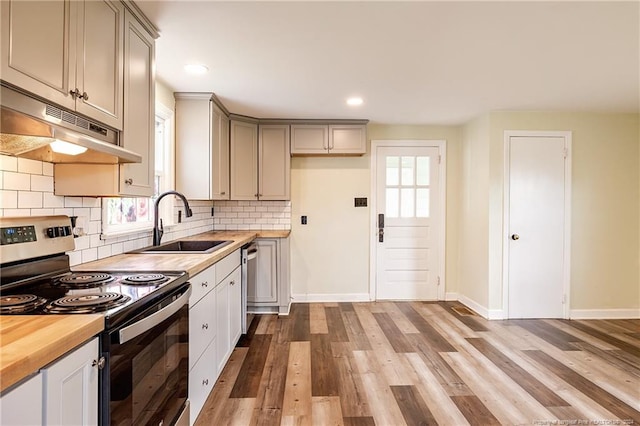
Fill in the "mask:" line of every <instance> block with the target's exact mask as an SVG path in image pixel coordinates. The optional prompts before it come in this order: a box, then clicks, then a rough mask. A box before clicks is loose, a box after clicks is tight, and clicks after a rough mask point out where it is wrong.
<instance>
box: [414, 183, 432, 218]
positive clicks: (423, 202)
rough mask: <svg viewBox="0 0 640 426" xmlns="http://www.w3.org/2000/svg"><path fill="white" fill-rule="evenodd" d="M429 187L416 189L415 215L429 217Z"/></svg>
mask: <svg viewBox="0 0 640 426" xmlns="http://www.w3.org/2000/svg"><path fill="white" fill-rule="evenodd" d="M429 207H430V206H429V188H418V189H417V190H416V217H429Z"/></svg>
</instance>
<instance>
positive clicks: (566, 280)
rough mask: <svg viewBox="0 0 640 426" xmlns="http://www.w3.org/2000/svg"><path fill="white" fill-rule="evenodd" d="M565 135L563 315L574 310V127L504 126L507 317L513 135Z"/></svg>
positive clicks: (506, 307) (505, 304)
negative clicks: (538, 128)
mask: <svg viewBox="0 0 640 426" xmlns="http://www.w3.org/2000/svg"><path fill="white" fill-rule="evenodd" d="M514 136H519V137H563V138H564V147H565V150H566V158H565V161H564V176H565V179H564V224H565V226H564V241H563V272H562V291H563V294H564V297H563V306H562V312H563V318H564V319H569V318H570V313H571V299H570V297H571V158H572V157H571V137H572V132H571V131H539V130H526V131H525V130H505V132H504V187H503V191H504V193H503V195H504V197H503V200H504V202H503V204H502V208H503V214H502V227H503V231H502V312H503V316H504V319H508V318H510V315H509V250H508V247H509V219H510V218H509V202H510V198H509V189H510V176H511V175H510V173H511V171H510V161H509V158H510V154H511V150H510V144H509V141H510V139H511V137H514Z"/></svg>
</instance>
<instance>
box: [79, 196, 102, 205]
mask: <svg viewBox="0 0 640 426" xmlns="http://www.w3.org/2000/svg"><path fill="white" fill-rule="evenodd" d="M82 207H100V198H93V197H82Z"/></svg>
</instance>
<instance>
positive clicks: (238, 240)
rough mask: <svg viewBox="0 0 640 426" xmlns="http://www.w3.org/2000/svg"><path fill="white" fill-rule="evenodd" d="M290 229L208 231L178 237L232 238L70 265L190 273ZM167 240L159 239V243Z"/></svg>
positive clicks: (286, 233) (83, 268)
mask: <svg viewBox="0 0 640 426" xmlns="http://www.w3.org/2000/svg"><path fill="white" fill-rule="evenodd" d="M290 232H291V231H211V232H204V233H202V234H198V235H193V236H191V237H186V238H180V240H232V241H233V242H232V243H231V244H227V245H226V246H224V247H222V248H220V249H218V250H215V251H213V252H211V253H193V252H189V253H187V252H185V253H124V254H119V255H117V256H111V257H106V258H104V259H100V260H96V261H94V262H89V263H83V264H82V265H77V266H74V267H73V268H71V269H73V270H74V271H187V272H188V273H189V276H190V277H193V276H194V275H196V274H198V273H200V272H202V271H203V270H205V269H207V268H208V267H209V266H211V265H213V264H214V263H216V262H217V261H219V260H220V259H222V258H224V257H226V256H227V255H229V254H231V253H233V252H234V251H236V250H237V249H239V248H240V247H242V246H243V245H245V244H247V243H248V242H251V241H253V240H254V239H256V238H286V237H288V236H289V234H290ZM165 242H168V241H163V243H165Z"/></svg>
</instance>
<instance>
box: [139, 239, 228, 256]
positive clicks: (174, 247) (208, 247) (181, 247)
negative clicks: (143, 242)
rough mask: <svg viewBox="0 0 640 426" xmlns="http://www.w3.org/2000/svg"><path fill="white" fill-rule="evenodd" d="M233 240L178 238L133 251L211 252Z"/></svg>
mask: <svg viewBox="0 0 640 426" xmlns="http://www.w3.org/2000/svg"><path fill="white" fill-rule="evenodd" d="M231 242H232V241H231V240H208V241H205V240H178V241H171V242H170V243H165V244H160V245H159V246H152V247H146V248H143V249H140V250H135V251H132V252H131V253H165V254H168V253H188V254H194V253H211V252H213V251H215V250H218V249H219V248H222V247H224V246H226V245H227V244H230V243H231Z"/></svg>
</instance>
